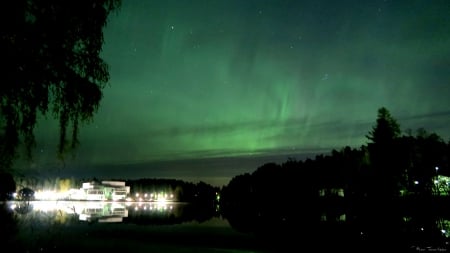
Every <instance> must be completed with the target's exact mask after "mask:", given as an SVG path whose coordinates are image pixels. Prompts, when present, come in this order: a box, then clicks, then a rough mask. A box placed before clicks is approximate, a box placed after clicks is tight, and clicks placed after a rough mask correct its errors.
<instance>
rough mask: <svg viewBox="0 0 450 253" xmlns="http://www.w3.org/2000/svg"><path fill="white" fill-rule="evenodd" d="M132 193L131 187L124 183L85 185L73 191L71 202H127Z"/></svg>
mask: <svg viewBox="0 0 450 253" xmlns="http://www.w3.org/2000/svg"><path fill="white" fill-rule="evenodd" d="M129 193H130V186H126V185H125V182H122V181H101V182H87V183H83V186H82V188H80V189H78V190H72V192H71V193H70V194H69V199H71V200H98V201H119V200H125V199H126V197H127V196H128V194H129Z"/></svg>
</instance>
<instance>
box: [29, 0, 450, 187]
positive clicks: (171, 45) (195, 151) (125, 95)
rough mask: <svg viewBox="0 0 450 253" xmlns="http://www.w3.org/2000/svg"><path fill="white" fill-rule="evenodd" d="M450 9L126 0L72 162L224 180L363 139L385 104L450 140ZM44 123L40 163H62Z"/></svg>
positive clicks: (435, 4) (408, 124)
mask: <svg viewBox="0 0 450 253" xmlns="http://www.w3.org/2000/svg"><path fill="white" fill-rule="evenodd" d="M449 13H450V2H449V1H447V0H443V1H434V0H431V1H413V0H408V1H383V0H381V1H372V0H371V1H359V0H358V1H357V0H353V1H350V0H348V1H345V0H344V1H331V0H330V1H324V0H321V1H317V0H314V1H300V0H299V1H262V0H261V1H259V0H258V1H256V0H255V1H250V0H246V1H240V0H239V1H238V0H227V1H221V0H204V1H197V0H193V1H166V0H165V1H144V0H136V1H133V0H124V1H123V5H122V8H121V9H120V10H119V11H118V12H117V13H114V14H112V15H111V16H110V21H109V23H108V26H107V27H106V29H105V45H104V50H103V58H104V59H105V60H106V62H107V63H108V64H109V65H110V73H111V80H110V85H109V86H108V87H107V88H106V89H105V90H104V98H103V100H102V102H101V107H100V109H99V111H98V113H97V114H96V116H95V118H94V121H93V122H92V123H91V124H89V125H86V126H83V128H82V129H81V133H80V141H81V146H80V149H79V150H78V152H77V157H76V159H75V160H71V161H67V164H66V166H67V167H74V168H75V167H77V168H78V171H83V170H86V171H88V170H90V171H91V172H93V171H95V169H93V168H99V167H102V168H103V169H99V170H98V171H102V172H101V173H100V172H98V175H99V176H102V175H105V176H109V175H112V174H114V173H117V176H121V173H120V172H119V171H121V170H122V169H117V171H116V172H114V173H113V172H111V170H109V172H108V169H105V168H108V166H109V165H111V166H114V167H117V166H119V167H120V168H132V169H124V170H123V171H124V172H123V177H127V176H129V175H130V176H133V177H160V176H164V177H181V178H182V177H186V178H188V177H189V178H191V179H192V178H194V179H195V178H204V177H209V178H211V177H214V176H217V177H221V178H222V180H225V181H226V180H227V178H229V177H231V176H233V175H236V174H239V173H241V172H245V171H253V170H254V169H256V167H255V166H257V164H258V162H259V163H262V162H263V161H267V160H270V159H268V157H273V156H275V155H276V156H277V159H279V160H280V159H281V160H283V159H284V160H286V159H287V157H288V156H297V155H298V157H301V156H302V155H304V154H310V153H314V152H322V151H323V150H331V149H332V148H340V147H343V146H346V145H349V146H352V147H359V146H360V145H363V144H365V143H366V141H367V140H366V138H365V137H364V135H365V134H366V133H367V132H368V131H369V130H370V128H371V126H372V125H373V124H374V123H375V120H376V115H377V109H378V108H379V107H381V106H385V107H387V108H388V109H389V110H390V111H391V114H392V115H393V116H394V117H395V118H397V119H398V121H399V123H400V125H401V127H402V129H406V128H412V129H417V128H418V127H425V128H426V129H427V130H429V131H434V132H436V133H438V134H439V135H440V136H442V137H443V138H444V139H446V140H448V139H449V138H450V127H448V126H449V119H450V117H449V116H450V100H449V99H448V98H449V97H450V90H449V87H450V60H449V59H450V46H449V45H450V15H448V14H449ZM50 123H51V122H48V121H42V123H40V125H39V128H38V129H37V133H38V144H39V145H38V149H37V153H38V157H37V159H36V162H35V164H33V166H45V164H49V163H52V161H53V160H54V158H53V157H54V154H55V147H56V140H57V132H55V131H57V128H56V127H55V126H54V125H53V126H51V124H50ZM255 157H259V158H261V159H259V160H258V159H256V158H255ZM239 159H241V160H242V161H244V160H245V161H247V162H242V163H240V162H237V161H238V160H239ZM250 160H251V161H252V162H248V161H250ZM182 161H186V162H185V163H183V162H182ZM205 161H208V162H205ZM211 161H214V162H211ZM235 161H236V162H235ZM175 164H176V166H175ZM259 165H262V164H259ZM183 166H184V167H186V169H184V170H183V169H180V167H183ZM88 168H90V169H88ZM174 168H177V169H174ZM190 168H195V169H192V170H191V169H190ZM199 168H201V169H199ZM216 172H217V173H216ZM102 173H103V174H102ZM108 173H109V174H108ZM114 175H116V174H114Z"/></svg>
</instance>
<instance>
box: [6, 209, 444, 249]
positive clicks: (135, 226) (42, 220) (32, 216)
mask: <svg viewBox="0 0 450 253" xmlns="http://www.w3.org/2000/svg"><path fill="white" fill-rule="evenodd" d="M289 204H290V208H283V209H278V208H272V206H269V205H267V206H264V207H260V208H256V207H255V206H254V205H247V206H244V205H240V206H235V207H233V208H225V209H223V210H222V212H221V213H218V212H217V210H216V209H215V207H214V206H202V205H194V204H187V203H176V202H173V203H172V202H101V201H94V202H89V201H31V202H9V203H8V206H7V208H6V210H7V212H5V213H7V214H8V215H9V216H8V217H12V218H11V219H10V220H9V221H10V222H9V224H13V223H14V222H16V223H17V229H16V230H15V231H16V232H18V235H19V237H21V238H22V239H21V240H24V241H29V238H41V239H42V238H44V237H39V236H36V235H38V234H39V235H41V234H47V235H52V234H53V237H51V236H50V237H47V239H48V241H49V242H48V243H44V244H45V245H47V244H48V245H54V244H55V240H54V239H52V238H59V237H61V236H62V231H67V230H69V231H70V232H69V233H72V228H78V229H79V231H77V230H75V229H73V233H77V235H70V236H74V237H76V236H78V237H79V236H82V237H83V238H85V239H86V238H90V240H92V239H93V238H96V240H97V238H102V236H105V235H106V234H109V235H111V236H112V238H115V237H119V238H120V240H122V235H123V234H127V235H130V236H131V235H133V236H134V237H136V238H141V237H142V238H144V237H145V236H146V235H149V234H151V235H152V238H157V239H155V240H157V241H167V242H169V241H170V238H172V235H173V234H176V235H181V234H183V233H185V234H183V236H182V237H180V236H179V237H177V240H179V241H182V242H183V243H189V242H190V241H191V240H197V239H195V238H192V232H191V231H188V230H186V231H184V230H183V231H184V232H183V233H181V232H179V231H178V229H180V228H181V226H178V225H183V224H206V223H207V221H210V220H212V219H214V218H216V219H217V218H219V219H220V220H221V223H220V224H222V225H221V226H223V227H224V228H225V227H226V229H229V230H230V231H231V230H232V231H236V232H235V233H239V234H241V235H242V234H247V235H252V237H251V238H256V239H255V240H256V241H257V243H256V245H258V246H261V247H263V248H269V249H270V247H272V249H274V251H276V252H280V245H284V247H286V251H288V250H289V249H290V247H293V246H298V245H299V244H302V245H308V247H309V246H314V247H317V250H321V249H324V248H325V249H329V248H333V249H338V248H340V249H359V250H364V249H368V247H369V248H373V247H377V249H380V250H383V249H386V248H390V249H394V248H393V247H397V248H396V249H399V250H403V251H404V250H405V249H408V250H410V251H412V252H416V251H417V249H419V250H422V249H427V248H428V249H447V248H448V246H449V235H450V232H449V231H450V216H449V215H448V213H449V212H447V211H446V210H448V209H443V208H441V209H438V210H434V211H423V210H422V209H419V208H412V207H411V208H401V209H396V208H392V207H391V208H389V209H387V208H386V206H381V205H380V206H373V205H368V206H360V207H355V208H353V209H344V208H342V209H339V208H331V207H330V208H315V209H314V208H313V207H311V208H303V209H302V208H298V204H294V203H286V206H285V207H287V206H289ZM402 206H404V205H402ZM8 210H9V211H8ZM11 221H12V223H11ZM100 223H102V224H107V223H109V224H117V225H116V226H115V227H109V226H108V227H101V226H102V225H100ZM83 224H88V225H89V226H88V227H86V226H85V225H83ZM93 224H99V225H94V226H91V225H93ZM172 225H174V226H172ZM80 226H81V227H80ZM130 226H131V227H130ZM10 227H11V226H10ZM93 227H97V228H99V229H103V230H101V231H102V232H96V233H94V232H93V231H95V229H94V230H93ZM161 227H164V228H165V229H168V227H170V229H169V230H167V231H168V232H167V234H169V236H167V237H165V236H164V235H161V231H163V230H162V229H161ZM152 228H153V229H156V230H154V231H153V232H149V229H150V230H151V229H152ZM141 230H145V233H141V232H140V231H141ZM39 231H40V232H39ZM80 231H82V232H80ZM124 231H126V232H124ZM176 231H178V232H176ZM211 231H212V230H211ZM65 233H68V232H65ZM214 233H216V232H207V233H206V234H208V236H211V240H217V242H219V241H222V240H225V241H226V240H227V237H229V235H227V236H225V237H224V238H221V239H217V238H216V237H213V236H212V235H213V234H214ZM64 236H65V237H66V236H67V235H64ZM24 238H25V239H24ZM186 238H190V239H189V240H187V239H186ZM213 238H215V239H213ZM249 238H250V237H248V238H247V239H245V240H249ZM127 240H128V239H127ZM139 240H140V239H139ZM317 241H320V242H322V243H321V244H320V245H315V242H317ZM198 243H202V240H199V241H198ZM41 244H42V242H39V245H41ZM240 244H243V243H242V242H240ZM31 245H33V244H31ZM305 247H306V246H305ZM319 247H320V248H319ZM326 247H329V248H326Z"/></svg>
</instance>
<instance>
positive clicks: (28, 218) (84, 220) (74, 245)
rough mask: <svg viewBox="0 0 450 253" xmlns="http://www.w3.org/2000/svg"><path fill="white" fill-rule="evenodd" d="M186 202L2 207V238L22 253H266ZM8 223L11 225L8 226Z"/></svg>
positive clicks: (221, 220)
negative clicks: (80, 252) (201, 214)
mask: <svg viewBox="0 0 450 253" xmlns="http://www.w3.org/2000/svg"><path fill="white" fill-rule="evenodd" d="M193 210H195V208H194V207H193V206H192V205H190V204H186V203H124V202H99V201H97V202H84V201H79V202H73V201H31V202H28V203H27V202H7V203H3V213H2V223H3V224H4V226H3V228H2V233H3V234H2V238H3V239H6V241H5V242H6V244H7V245H8V246H9V247H11V248H13V249H15V251H17V252H64V251H70V252H72V251H74V250H80V251H81V250H83V251H86V250H89V251H91V250H92V251H94V250H98V251H102V252H103V251H109V252H129V251H130V250H132V251H133V252H263V251H264V249H263V248H262V247H261V245H259V243H258V241H257V240H256V238H255V236H253V235H251V234H246V233H241V232H237V231H236V230H234V229H233V228H231V227H230V224H229V223H228V222H227V220H226V219H224V218H221V217H220V216H219V215H218V216H213V217H202V216H195V215H193V213H192V211H193ZM6 224H7V225H6Z"/></svg>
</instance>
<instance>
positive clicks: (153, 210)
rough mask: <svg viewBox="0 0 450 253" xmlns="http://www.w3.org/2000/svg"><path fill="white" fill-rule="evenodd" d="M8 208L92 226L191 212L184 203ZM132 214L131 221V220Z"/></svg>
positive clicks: (23, 203) (13, 205) (48, 204)
mask: <svg viewBox="0 0 450 253" xmlns="http://www.w3.org/2000/svg"><path fill="white" fill-rule="evenodd" d="M8 207H9V209H10V210H13V211H14V212H15V213H17V214H19V215H22V216H24V215H27V216H36V215H37V214H40V215H42V214H46V215H47V216H48V215H51V214H53V215H55V216H68V215H69V216H72V217H77V218H78V220H79V221H86V222H91V223H92V222H99V223H103V222H124V219H125V218H130V220H131V221H136V219H138V220H142V218H143V217H144V216H145V217H148V218H158V219H161V218H162V217H166V218H170V217H172V216H177V217H178V216H181V215H182V214H183V213H184V211H185V210H184V209H187V210H189V209H190V206H189V205H187V204H182V203H170V202H151V203H143V202H103V201H17V202H9V203H8ZM130 212H131V214H132V215H131V217H129V213H130ZM212 216H213V215H212V214H211V217H212ZM19 218H20V217H19ZM22 218H24V217H22ZM144 220H145V219H144ZM125 222H129V221H125Z"/></svg>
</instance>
